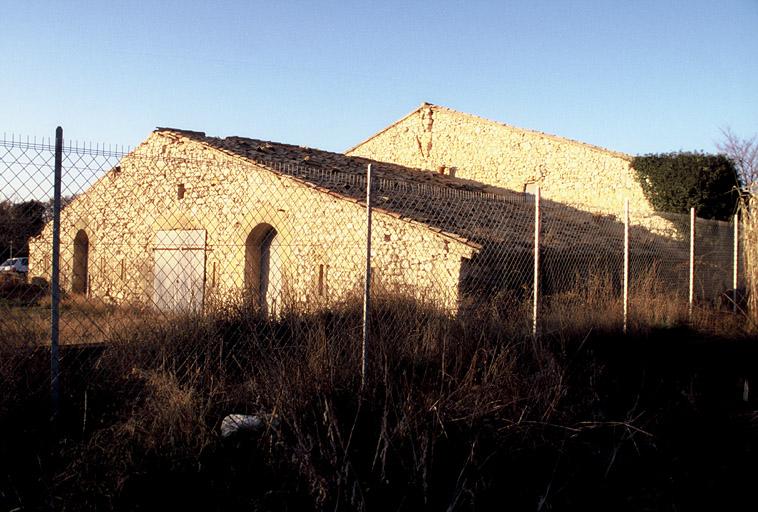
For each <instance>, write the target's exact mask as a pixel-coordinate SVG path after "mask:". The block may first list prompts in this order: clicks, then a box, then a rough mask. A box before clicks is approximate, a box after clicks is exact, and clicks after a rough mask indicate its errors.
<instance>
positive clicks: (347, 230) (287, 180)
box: [0, 129, 744, 392]
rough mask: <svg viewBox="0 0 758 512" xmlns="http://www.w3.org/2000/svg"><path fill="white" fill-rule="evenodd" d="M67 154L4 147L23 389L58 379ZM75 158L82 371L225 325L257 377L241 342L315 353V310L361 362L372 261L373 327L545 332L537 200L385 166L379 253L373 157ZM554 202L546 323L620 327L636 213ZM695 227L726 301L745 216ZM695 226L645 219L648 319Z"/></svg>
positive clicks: (192, 144)
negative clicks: (448, 324)
mask: <svg viewBox="0 0 758 512" xmlns="http://www.w3.org/2000/svg"><path fill="white" fill-rule="evenodd" d="M54 151H55V148H54V145H53V144H51V141H43V142H41V143H37V142H36V141H31V142H30V141H28V140H27V141H22V140H19V139H17V138H10V139H7V138H5V139H4V140H3V141H2V142H1V143H0V166H1V168H2V177H1V178H0V184H1V185H2V195H1V196H0V215H1V216H2V222H1V223H0V259H2V260H6V259H8V260H9V262H8V265H16V267H13V268H10V267H9V268H7V269H6V270H4V271H3V272H2V274H1V277H2V288H1V289H2V296H0V338H1V339H2V343H3V350H4V352H6V353H7V354H8V355H7V357H3V359H2V360H3V362H2V363H0V366H2V368H0V371H1V372H2V374H0V388H7V386H9V385H10V383H15V384H14V385H16V386H22V387H23V386H26V388H24V389H19V390H18V391H19V392H26V391H29V390H30V389H32V388H33V387H34V386H42V385H44V379H33V378H29V379H27V380H26V381H24V382H23V383H21V384H19V382H20V381H19V379H18V375H19V374H20V373H21V374H23V375H28V376H31V375H42V374H44V372H46V371H48V372H49V369H47V367H46V362H47V359H46V358H47V357H48V356H49V346H50V306H51V296H50V281H51V276H52V272H53V268H52V237H53V233H52V223H51V222H50V220H51V218H52V214H53V212H52V206H53V197H52V194H53V165H54V160H55V158H54V156H55V155H54ZM62 157H63V158H62V163H63V165H62V170H63V174H62V188H63V192H62V198H61V201H62V204H63V208H62V211H61V229H60V240H61V245H60V270H59V273H60V283H61V292H62V303H61V316H60V344H61V346H62V350H61V356H62V362H61V367H62V371H63V372H64V373H65V372H66V369H67V368H68V369H75V368H76V367H78V366H83V365H87V367H88V368H89V373H88V379H90V380H96V379H97V378H98V373H97V372H98V371H105V370H104V369H101V370H98V368H99V366H98V365H99V363H98V361H99V358H101V357H102V354H103V353H104V352H107V351H109V350H110V351H113V347H121V348H122V349H124V350H129V351H130V352H132V353H137V352H140V351H141V352H144V354H145V357H146V358H149V359H151V360H153V361H155V364H159V363H160V364H163V365H174V367H176V368H178V369H180V370H181V369H182V368H188V369H189V368H191V367H192V364H193V362H197V360H198V358H208V357H209V356H208V350H207V344H208V343H211V341H209V339H206V338H204V336H205V335H208V333H209V332H210V331H211V330H212V331H213V333H214V336H215V337H214V341H213V343H217V346H218V351H217V353H216V354H215V356H214V357H217V358H218V364H228V363H229V361H230V360H232V359H233V360H234V361H233V362H234V364H235V365H236V367H237V369H238V370H239V371H248V370H251V368H252V367H253V366H254V361H252V359H251V358H252V357H253V355H251V354H248V359H245V358H244V357H242V356H241V355H240V352H239V351H235V350H233V347H234V346H235V345H237V344H239V343H244V339H245V337H246V336H249V335H250V333H251V332H255V333H256V335H258V336H264V337H268V339H270V343H269V345H268V348H269V349H271V350H295V351H296V349H297V344H298V340H299V338H300V337H302V336H307V335H308V334H307V333H308V332H310V331H308V330H305V329H304V330H302V331H298V330H297V328H296V327H292V326H297V325H298V324H297V320H295V321H294V322H289V323H287V324H286V325H287V326H288V327H287V329H290V331H288V332H287V333H286V335H282V333H281V332H280V331H277V329H278V328H280V327H277V326H281V325H283V324H282V323H281V322H280V320H281V319H283V318H289V319H292V318H295V319H298V318H302V319H304V320H303V321H304V322H305V321H306V320H305V318H306V316H307V315H309V314H310V315H321V316H320V318H322V319H324V318H328V321H324V324H323V325H324V328H325V329H328V330H330V331H331V332H333V333H339V337H340V339H341V340H342V342H341V345H340V346H338V347H332V348H329V349H328V350H337V351H340V352H341V353H347V354H348V356H346V357H347V360H348V362H350V361H352V362H355V361H356V358H357V357H358V354H359V350H360V340H361V329H360V326H361V325H360V321H359V318H360V315H359V312H360V304H362V303H363V300H364V297H363V293H364V289H363V283H364V276H365V271H366V263H367V261H369V262H370V267H371V270H372V274H371V275H372V279H371V287H370V294H371V298H372V302H371V303H372V304H373V306H372V308H371V311H370V315H371V320H372V322H371V329H372V330H374V331H382V332H384V333H385V334H387V333H396V334H397V335H398V336H399V335H401V334H402V333H403V331H404V330H406V329H408V328H409V327H410V326H408V325H400V324H393V323H392V318H396V317H393V316H392V315H390V314H389V313H388V311H390V310H391V309H392V308H393V307H394V308H411V309H412V308H426V309H431V310H434V311H437V312H438V313H439V314H441V315H447V316H450V315H453V316H455V315H458V316H463V315H478V314H482V312H483V311H486V312H494V313H496V314H497V315H499V317H500V318H510V319H511V320H512V321H514V322H516V323H518V324H519V325H523V328H524V329H525V330H528V329H529V326H530V325H531V314H532V313H531V311H532V302H531V301H532V298H533V296H534V293H533V292H534V290H533V283H534V282H535V279H534V255H535V233H534V222H535V208H536V207H537V204H536V201H535V196H533V195H531V194H527V193H518V192H509V191H505V190H502V189H498V190H493V189H491V188H490V187H487V186H485V185H481V184H476V183H473V182H470V181H464V180H457V179H455V178H453V177H450V176H442V175H438V174H435V173H431V172H422V171H418V170H412V169H407V168H404V167H401V166H397V165H392V164H388V163H378V162H373V163H372V166H373V167H374V168H373V176H374V179H373V183H372V208H373V221H372V238H371V251H370V255H369V256H370V257H369V258H368V259H367V254H366V249H367V238H366V236H367V235H366V233H367V222H366V200H365V198H366V187H367V181H366V167H367V165H368V164H369V163H371V162H369V161H368V160H364V159H360V158H353V157H346V156H344V155H340V154H335V153H329V152H324V151H318V150H313V149H309V148H304V147H299V146H290V145H285V144H274V143H269V142H265V141H257V140H252V139H242V138H236V137H228V138H226V139H216V138H210V137H205V136H204V134H201V133H197V132H187V131H177V130H170V129H159V130H156V132H154V133H153V135H152V136H151V137H150V138H149V139H148V140H147V141H146V142H145V143H143V144H141V145H140V146H139V147H137V148H136V149H135V150H134V151H131V152H129V153H126V152H123V151H119V150H112V149H110V148H108V149H105V148H102V147H94V148H93V147H81V146H77V147H72V146H66V145H64V150H63V154H62ZM540 215H541V220H542V228H541V231H540V241H539V251H540V256H541V265H540V268H539V276H538V279H537V282H538V283H539V285H538V286H539V291H540V296H541V297H542V301H541V303H540V304H539V309H538V310H539V311H540V312H541V318H540V323H541V324H542V325H543V326H544V327H545V328H547V329H552V328H560V322H562V321H563V320H564V319H565V318H566V317H567V315H568V316H581V312H582V311H597V310H598V308H604V311H605V312H606V314H605V315H604V318H605V319H606V321H607V322H608V323H609V324H612V325H617V326H619V327H620V325H621V322H622V300H623V297H622V290H623V267H624V223H623V212H621V211H620V212H618V215H616V216H614V215H602V214H597V213H591V212H590V211H587V209H586V208H583V207H582V206H581V205H573V206H572V205H565V204H559V203H555V202H551V201H550V200H547V199H543V200H542V201H541V202H540ZM695 232H696V239H695V269H694V276H695V291H696V297H697V299H698V301H699V302H701V303H706V302H709V301H711V302H712V301H718V299H719V297H721V296H722V295H723V292H724V291H725V290H727V289H730V288H732V286H733V285H732V277H733V258H734V253H733V237H734V225H733V224H731V223H729V222H721V221H711V220H704V219H698V220H697V224H696V226H695ZM689 237H690V226H689V217H688V216H686V215H675V214H660V213H645V212H635V211H632V212H631V226H630V244H629V245H630V254H629V268H630V272H629V286H630V293H629V304H630V312H631V314H632V316H633V315H634V312H635V305H636V306H638V307H642V304H643V302H644V301H646V300H649V299H650V297H651V296H657V297H660V298H661V300H663V301H666V302H668V303H671V302H672V301H673V302H675V303H678V304H686V301H687V300H688V289H689V276H690V265H689V258H690V240H689ZM14 258H16V259H15V260H14ZM739 258H740V261H742V256H741V255H740V256H739ZM27 265H28V269H27ZM740 265H742V263H740ZM740 268H743V266H741V267H740ZM742 275H743V274H742V272H740V283H739V285H740V286H742V285H743V283H744V279H743V278H742ZM232 319H233V320H232ZM308 321H311V322H312V318H310V319H309V320H308ZM180 332H185V333H186V332H192V333H195V334H196V336H195V340H196V342H197V343H195V344H187V346H186V347H182V349H181V350H180V351H179V352H178V353H179V354H181V357H175V356H172V357H168V356H167V353H168V352H166V351H165V350H164V347H165V346H166V345H170V344H171V342H172V339H174V338H176V337H177V333H180ZM219 333H220V334H219ZM208 336H210V335H208ZM204 344H205V345H204ZM176 353H177V352H176V351H174V352H171V354H176ZM105 366H106V365H102V367H103V368H104V367H105ZM109 368H110V370H108V371H116V370H113V368H114V366H112V365H111V366H110V367H109ZM115 368H117V371H118V372H122V373H123V375H128V374H129V372H130V371H132V370H133V369H132V368H130V367H129V365H128V364H127V363H124V365H123V366H118V365H116V366H115ZM285 370H286V369H285ZM187 371H189V370H187ZM64 382H65V379H64Z"/></svg>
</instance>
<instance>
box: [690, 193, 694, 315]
mask: <svg viewBox="0 0 758 512" xmlns="http://www.w3.org/2000/svg"><path fill="white" fill-rule="evenodd" d="M694 303H695V208H694V207H692V208H690V300H689V318H690V320H692V306H693V305H694Z"/></svg>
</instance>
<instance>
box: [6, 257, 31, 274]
mask: <svg viewBox="0 0 758 512" xmlns="http://www.w3.org/2000/svg"><path fill="white" fill-rule="evenodd" d="M0 272H17V273H19V274H27V273H28V272H29V258H10V259H7V260H5V261H4V262H3V263H2V264H0Z"/></svg>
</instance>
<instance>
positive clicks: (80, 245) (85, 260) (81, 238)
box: [71, 229, 89, 295]
mask: <svg viewBox="0 0 758 512" xmlns="http://www.w3.org/2000/svg"><path fill="white" fill-rule="evenodd" d="M88 271H89V237H87V233H85V231H84V230H83V229H80V230H79V231H78V232H77V233H76V236H75V237H74V266H73V273H72V275H71V291H72V292H73V293H78V294H81V295H84V294H86V293H87V280H88V275H87V274H88Z"/></svg>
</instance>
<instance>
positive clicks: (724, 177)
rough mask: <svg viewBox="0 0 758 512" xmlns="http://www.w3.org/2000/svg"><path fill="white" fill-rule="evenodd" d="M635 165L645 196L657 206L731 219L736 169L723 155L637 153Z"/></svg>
mask: <svg viewBox="0 0 758 512" xmlns="http://www.w3.org/2000/svg"><path fill="white" fill-rule="evenodd" d="M632 167H633V168H634V170H635V173H636V174H637V178H638V180H639V182H640V184H641V185H642V190H643V191H644V192H645V196H646V197H647V199H648V200H649V201H650V202H651V204H652V205H653V207H654V208H655V209H656V210H660V211H665V212H673V213H687V212H689V210H690V208H692V207H693V206H694V207H695V209H696V211H697V215H698V217H704V218H708V219H722V220H725V219H728V218H729V217H730V216H731V215H733V214H734V212H735V210H736V206H737V200H738V186H739V185H738V181H737V171H736V169H735V168H734V164H732V162H731V161H730V160H729V159H728V158H726V157H725V156H724V155H709V154H705V153H698V152H679V153H660V154H649V155H644V156H638V157H635V158H634V160H633V161H632Z"/></svg>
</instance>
